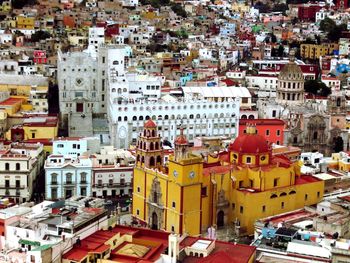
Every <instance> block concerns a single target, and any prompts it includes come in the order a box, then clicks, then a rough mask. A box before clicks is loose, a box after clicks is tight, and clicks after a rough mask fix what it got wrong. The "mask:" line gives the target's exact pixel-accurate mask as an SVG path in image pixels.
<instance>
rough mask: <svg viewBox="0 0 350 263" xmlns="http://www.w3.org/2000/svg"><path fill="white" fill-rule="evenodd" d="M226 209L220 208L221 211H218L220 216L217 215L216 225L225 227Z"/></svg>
mask: <svg viewBox="0 0 350 263" xmlns="http://www.w3.org/2000/svg"><path fill="white" fill-rule="evenodd" d="M224 216H225V214H224V211H222V210H220V211H219V213H218V216H217V219H216V225H217V226H218V227H223V226H224V223H225V222H224Z"/></svg>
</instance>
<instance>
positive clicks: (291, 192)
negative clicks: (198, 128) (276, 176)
mask: <svg viewBox="0 0 350 263" xmlns="http://www.w3.org/2000/svg"><path fill="white" fill-rule="evenodd" d="M296 193H297V192H295V191H294V190H292V191H290V192H289V194H290V195H294V194H296Z"/></svg>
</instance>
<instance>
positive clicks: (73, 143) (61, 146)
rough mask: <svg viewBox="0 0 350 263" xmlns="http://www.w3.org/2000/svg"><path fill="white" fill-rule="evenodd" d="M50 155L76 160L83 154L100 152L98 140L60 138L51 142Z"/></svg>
mask: <svg viewBox="0 0 350 263" xmlns="http://www.w3.org/2000/svg"><path fill="white" fill-rule="evenodd" d="M52 147H53V150H52V154H55V155H64V156H65V157H71V158H77V157H79V156H82V155H83V154H84V153H90V154H92V153H96V152H99V151H100V140H99V139H98V138H95V137H81V138H71V137H66V138H64V137H60V138H57V139H55V140H54V141H53V145H52Z"/></svg>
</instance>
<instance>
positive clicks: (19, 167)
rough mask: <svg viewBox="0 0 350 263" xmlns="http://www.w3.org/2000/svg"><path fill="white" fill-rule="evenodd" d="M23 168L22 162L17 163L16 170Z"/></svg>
mask: <svg viewBox="0 0 350 263" xmlns="http://www.w3.org/2000/svg"><path fill="white" fill-rule="evenodd" d="M19 170H21V164H20V163H16V171H19Z"/></svg>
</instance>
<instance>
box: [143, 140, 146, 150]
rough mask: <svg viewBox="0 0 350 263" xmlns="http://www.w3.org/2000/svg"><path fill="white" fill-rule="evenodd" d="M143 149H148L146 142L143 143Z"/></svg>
mask: <svg viewBox="0 0 350 263" xmlns="http://www.w3.org/2000/svg"><path fill="white" fill-rule="evenodd" d="M143 149H144V150H146V142H144V143H143Z"/></svg>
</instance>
